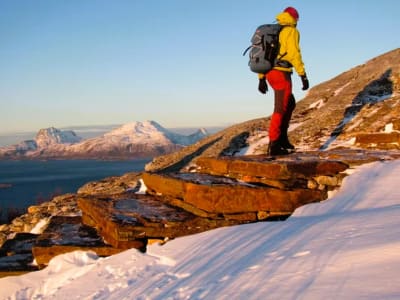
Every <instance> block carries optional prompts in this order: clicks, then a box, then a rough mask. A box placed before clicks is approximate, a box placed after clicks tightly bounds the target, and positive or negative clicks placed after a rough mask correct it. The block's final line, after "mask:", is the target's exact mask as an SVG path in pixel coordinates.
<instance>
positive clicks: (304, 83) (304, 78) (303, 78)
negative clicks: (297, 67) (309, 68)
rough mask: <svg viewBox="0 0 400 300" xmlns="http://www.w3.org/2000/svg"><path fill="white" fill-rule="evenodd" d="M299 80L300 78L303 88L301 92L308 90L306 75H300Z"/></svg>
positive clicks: (308, 84)
mask: <svg viewBox="0 0 400 300" xmlns="http://www.w3.org/2000/svg"><path fill="white" fill-rule="evenodd" d="M300 78H301V82H302V83H303V88H302V90H303V91H306V90H308V88H309V87H310V83H309V82H308V78H307V75H306V74H304V75H301V76H300Z"/></svg>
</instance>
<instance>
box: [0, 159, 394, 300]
mask: <svg viewBox="0 0 400 300" xmlns="http://www.w3.org/2000/svg"><path fill="white" fill-rule="evenodd" d="M399 182H400V161H391V162H376V163H372V164H368V165H364V166H362V167H359V168H357V169H356V170H355V172H354V173H352V174H351V175H350V176H348V177H347V178H346V179H345V181H344V183H343V185H342V187H341V189H340V190H339V191H338V192H337V193H336V194H335V195H333V196H331V197H330V198H329V199H328V200H327V201H324V202H322V203H318V204H310V205H307V206H304V207H302V208H300V209H298V210H296V212H295V213H294V214H293V215H292V216H291V217H290V218H289V219H288V220H286V221H284V222H275V223H272V222H271V223H269V222H264V223H256V224H249V225H240V226H234V227H227V228H220V229H217V230H212V231H209V232H205V233H202V234H197V235H193V236H189V237H184V238H179V239H176V240H173V241H170V242H168V243H166V244H165V245H164V246H159V245H153V246H150V247H149V249H148V252H147V253H146V254H143V253H139V252H138V251H136V250H128V251H125V252H123V253H120V254H118V255H115V256H112V257H109V258H98V257H97V256H96V255H95V254H93V253H90V252H73V253H69V254H65V255H61V256H58V257H56V258H54V259H53V260H52V261H51V262H50V265H49V266H48V267H47V268H46V269H44V270H42V271H39V272H36V273H30V274H26V275H23V276H19V277H8V278H3V279H0V299H68V300H71V299H118V300H121V299H230V300H231V299H246V300H250V299H324V300H327V299H374V300H375V299H400V189H399V187H398V185H399Z"/></svg>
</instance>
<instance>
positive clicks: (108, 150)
mask: <svg viewBox="0 0 400 300" xmlns="http://www.w3.org/2000/svg"><path fill="white" fill-rule="evenodd" d="M207 135H208V132H207V130H205V129H204V128H200V129H198V131H196V132H194V133H193V134H190V135H182V134H178V133H174V132H172V131H170V130H168V129H166V128H164V127H162V126H161V125H160V124H158V123H157V122H155V121H145V122H138V121H135V122H131V123H127V124H124V125H122V126H120V127H118V128H115V129H112V130H110V131H108V132H106V133H105V134H103V135H101V136H98V137H93V138H89V139H83V138H81V137H79V136H78V135H76V133H75V132H74V131H73V130H60V129H57V128H54V127H49V128H44V129H40V130H39V131H38V133H37V135H36V138H35V139H34V140H25V141H22V142H20V143H18V144H14V145H11V146H6V147H0V159H43V158H44V159H51V158H66V159H69V158H100V159H128V158H129V159H136V158H150V157H154V156H157V155H160V154H166V153H169V152H172V151H176V150H178V149H181V148H182V147H184V146H187V145H190V144H192V143H194V142H196V141H198V140H200V139H202V138H203V137H205V136H207Z"/></svg>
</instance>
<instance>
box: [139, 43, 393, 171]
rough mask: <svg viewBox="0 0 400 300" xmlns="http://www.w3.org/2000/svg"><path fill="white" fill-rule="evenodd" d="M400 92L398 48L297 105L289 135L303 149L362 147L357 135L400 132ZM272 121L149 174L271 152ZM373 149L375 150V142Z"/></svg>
mask: <svg viewBox="0 0 400 300" xmlns="http://www.w3.org/2000/svg"><path fill="white" fill-rule="evenodd" d="M399 91H400V49H395V50H393V51H390V52H388V53H385V54H383V55H381V56H379V57H376V58H374V59H371V60H369V61H367V62H366V63H365V64H363V65H360V66H357V67H355V68H353V69H351V70H349V71H347V72H344V73H342V74H340V75H339V76H337V77H335V78H333V79H331V80H329V81H326V82H323V83H321V84H319V85H317V86H315V87H313V88H311V89H310V91H309V93H308V94H307V95H306V97H305V98H304V99H302V100H301V101H298V102H297V107H296V110H295V111H294V114H293V117H292V122H291V127H290V128H289V130H290V132H289V137H290V139H291V141H292V142H293V143H294V144H295V145H296V147H297V149H301V150H318V149H320V150H324V149H333V148H335V147H339V146H342V145H343V144H346V147H348V148H357V147H358V146H359V145H358V144H357V140H356V137H357V136H360V135H361V134H365V133H379V132H384V131H385V130H386V132H388V131H392V130H393V128H395V129H396V128H397V130H399V127H400V124H399V123H400V121H399V115H400V94H399ZM269 121H270V118H269V117H263V118H259V119H255V120H250V121H247V122H244V123H241V124H237V125H234V126H232V127H229V128H227V129H225V130H223V131H220V132H218V133H216V134H214V135H211V136H209V137H207V138H205V139H203V140H201V141H200V142H198V143H196V144H194V145H191V146H189V147H186V148H184V149H182V150H180V151H178V152H174V153H172V154H168V155H164V156H159V157H156V158H155V159H154V160H153V161H152V162H151V163H149V164H148V165H147V166H146V170H147V171H166V172H168V171H177V170H182V169H183V168H185V167H186V168H190V165H191V162H194V161H195V160H196V159H197V158H198V157H203V156H204V157H205V156H217V157H218V156H226V155H235V154H238V153H243V151H244V150H245V149H246V147H249V146H250V145H251V147H252V150H251V151H252V153H253V154H262V153H265V151H266V147H267V143H268V139H267V136H268V133H267V129H268V126H269ZM388 145H389V146H390V145H391V146H390V147H393V148H398V147H399V145H398V143H397V144H396V143H393V144H390V143H389V144H388V143H385V146H384V147H386V148H387V147H388ZM375 146H376V147H379V145H375ZM363 147H365V146H363ZM368 147H374V145H373V143H371V145H369V146H368ZM390 147H389V148H390Z"/></svg>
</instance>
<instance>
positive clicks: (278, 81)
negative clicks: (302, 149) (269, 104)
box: [258, 7, 309, 155]
mask: <svg viewBox="0 0 400 300" xmlns="http://www.w3.org/2000/svg"><path fill="white" fill-rule="evenodd" d="M276 20H277V21H278V23H279V24H280V25H282V26H283V28H282V30H281V31H280V34H279V44H280V50H279V54H278V56H277V59H276V60H275V64H274V67H273V69H272V70H270V71H269V72H267V73H266V74H258V78H259V85H258V90H259V91H260V92H261V93H262V94H265V93H266V92H267V90H268V85H267V82H266V80H267V81H268V83H269V84H270V85H271V87H272V88H273V90H274V97H275V103H274V112H273V114H272V117H271V122H270V127H269V145H268V154H269V155H285V154H289V151H288V150H294V146H293V145H292V144H291V143H290V141H289V138H288V128H289V122H290V119H291V117H292V112H293V110H294V108H295V107H296V100H295V98H294V96H293V94H292V79H291V75H292V72H293V70H292V68H294V69H295V70H296V73H297V74H298V75H299V76H300V78H301V81H302V84H303V88H302V89H303V90H304V91H305V90H307V89H308V87H309V83H308V79H307V76H306V72H305V70H304V63H303V61H302V58H301V51H300V46H299V40H300V34H299V31H298V30H297V28H296V25H297V21H298V20H299V13H298V12H297V10H296V9H295V8H293V7H287V8H286V9H285V10H284V11H283V12H282V13H280V14H278V15H277V16H276Z"/></svg>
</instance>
